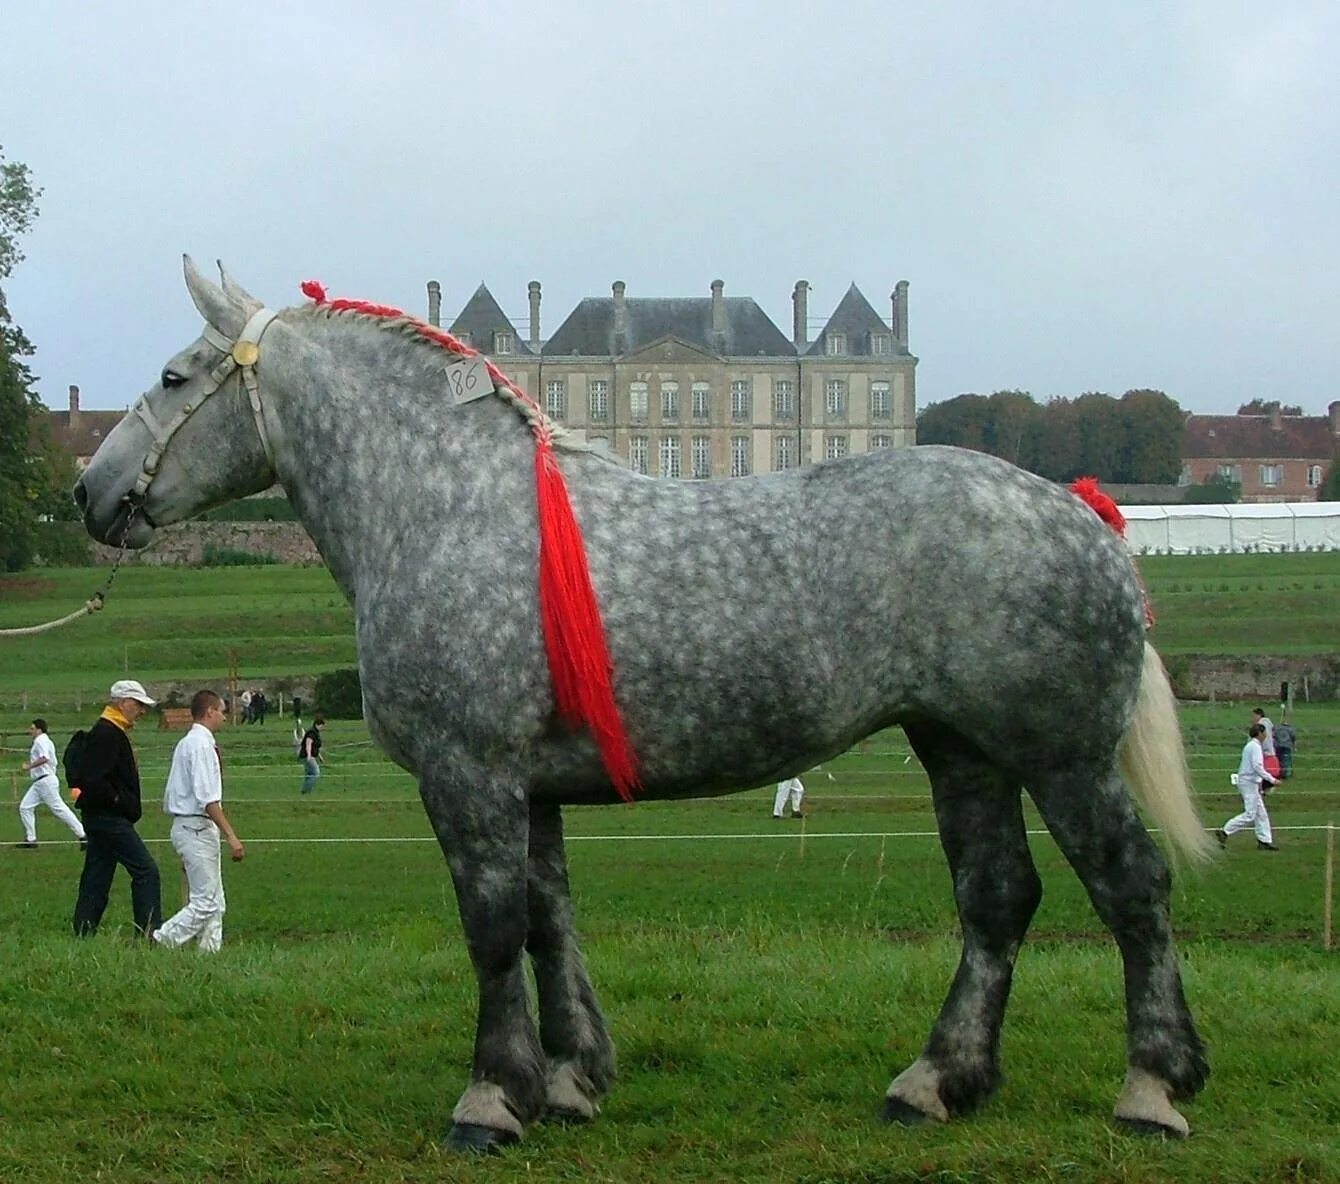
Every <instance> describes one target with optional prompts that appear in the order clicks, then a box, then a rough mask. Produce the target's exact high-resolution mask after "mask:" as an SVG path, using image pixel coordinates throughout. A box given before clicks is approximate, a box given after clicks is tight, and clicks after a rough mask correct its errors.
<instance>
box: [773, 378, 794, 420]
mask: <svg viewBox="0 0 1340 1184" xmlns="http://www.w3.org/2000/svg"><path fill="white" fill-rule="evenodd" d="M772 413H773V415H774V416H775V417H776V418H777V419H795V417H796V388H795V387H794V385H792V382H791V380H790V379H789V378H779V379H777V381H776V382H774V383H773V384H772Z"/></svg>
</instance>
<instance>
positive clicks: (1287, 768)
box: [1275, 744, 1293, 781]
mask: <svg viewBox="0 0 1340 1184" xmlns="http://www.w3.org/2000/svg"><path fill="white" fill-rule="evenodd" d="M1275 755H1276V756H1277V757H1279V758H1280V778H1281V780H1284V781H1288V780H1289V778H1290V777H1292V776H1293V749H1292V748H1281V747H1280V746H1279V745H1278V744H1276V745H1275Z"/></svg>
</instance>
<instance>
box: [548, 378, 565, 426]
mask: <svg viewBox="0 0 1340 1184" xmlns="http://www.w3.org/2000/svg"><path fill="white" fill-rule="evenodd" d="M544 411H545V414H546V415H548V416H549V418H550V419H562V418H563V417H564V416H565V415H567V413H568V384H567V383H566V382H564V381H563V379H561V378H551V379H550V380H549V381H548V382H546V383H545V384H544Z"/></svg>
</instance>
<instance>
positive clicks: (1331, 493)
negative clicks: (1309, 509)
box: [1317, 456, 1340, 502]
mask: <svg viewBox="0 0 1340 1184" xmlns="http://www.w3.org/2000/svg"><path fill="white" fill-rule="evenodd" d="M1317 501H1319V502H1340V456H1337V457H1336V458H1335V459H1334V460H1333V461H1331V467H1330V468H1329V469H1327V470H1326V477H1325V480H1323V481H1322V483H1321V488H1320V489H1318V490H1317Z"/></svg>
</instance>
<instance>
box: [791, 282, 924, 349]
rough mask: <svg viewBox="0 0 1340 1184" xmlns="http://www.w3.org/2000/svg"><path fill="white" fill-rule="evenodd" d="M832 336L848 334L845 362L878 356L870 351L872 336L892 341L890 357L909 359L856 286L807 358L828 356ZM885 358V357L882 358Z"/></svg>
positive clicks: (817, 338)
mask: <svg viewBox="0 0 1340 1184" xmlns="http://www.w3.org/2000/svg"><path fill="white" fill-rule="evenodd" d="M832 332H837V333H845V334H846V335H847V348H846V350H845V351H844V352H843V353H842V354H841V355H840V356H842V357H844V358H869V357H873V356H874V351H873V350H872V349H871V347H870V335H871V334H872V333H884V334H886V335H887V336H888V338H889V356H890V357H892V356H894V355H901V356H906V355H907V352H908V351H907V349H906V348H905V347H904V346H901V345H899V344H898V342H897V341H896V340H895V339H894V336H893V330H892V329H890V328H889V326H888V325H886V324H885V323H884V321H883V319H882V318H881V317H880V315H879V313H877V312H876V311H875V310H874V309H873V308H872V307H871V306H870V301H868V300H867V299H866V298H865V297H864V296H863V295H862V294H861V289H860V288H858V287H857V286H856V285H855V284H852V286H851V287H850V288H848V289H847V294H846V295H845V296H843V297H842V299H841V300H840V301H839V302H838V306H837V308H835V309H834V310H833V315H832V316H831V317H829V318H828V323H827V324H826V325H825V326H824V327H823V332H821V333H820V334H819V336H818V337H816V338H815V339H814V342H813V344H812V345H811V346H810V347H809V349H807V350H806V351H805V354H806V356H807V357H813V356H814V355H816V354H826V353H827V352H828V340H827V339H828V334H829V333H832ZM881 356H882V355H881Z"/></svg>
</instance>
